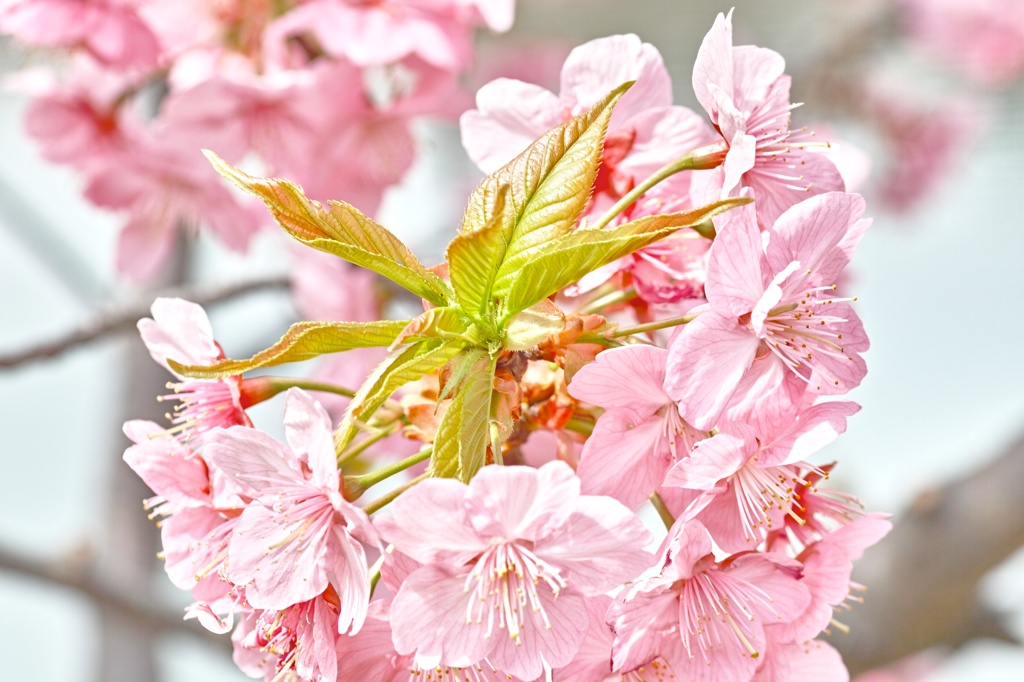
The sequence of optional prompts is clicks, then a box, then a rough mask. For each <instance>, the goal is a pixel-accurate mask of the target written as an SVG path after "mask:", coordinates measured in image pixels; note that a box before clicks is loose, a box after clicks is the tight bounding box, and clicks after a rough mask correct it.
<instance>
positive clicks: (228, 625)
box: [185, 602, 235, 635]
mask: <svg viewBox="0 0 1024 682" xmlns="http://www.w3.org/2000/svg"><path fill="white" fill-rule="evenodd" d="M193 618H195V619H196V620H198V621H199V624H200V625H202V626H203V627H204V628H206V629H207V630H209V631H210V632H212V633H214V634H215V635H223V634H224V633H226V632H230V631H231V629H232V628H233V627H235V614H234V613H233V612H229V613H227V614H226V617H224V618H222V617H221V616H219V615H218V614H216V613H214V611H213V609H212V608H210V605H209V604H207V603H205V602H196V603H194V604H189V605H188V606H187V607H186V608H185V620H191V619H193Z"/></svg>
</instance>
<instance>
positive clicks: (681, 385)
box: [665, 311, 761, 431]
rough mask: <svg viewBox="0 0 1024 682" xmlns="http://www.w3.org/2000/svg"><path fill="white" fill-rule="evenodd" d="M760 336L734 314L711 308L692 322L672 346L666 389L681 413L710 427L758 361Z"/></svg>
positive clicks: (703, 427) (696, 423)
mask: <svg viewBox="0 0 1024 682" xmlns="http://www.w3.org/2000/svg"><path fill="white" fill-rule="evenodd" d="M760 343H761V342H760V340H759V339H758V338H757V337H756V336H754V334H752V333H751V332H750V331H749V330H746V329H744V328H743V327H741V326H740V325H739V324H738V323H737V322H736V320H735V318H732V319H730V318H728V317H724V316H722V315H718V314H717V313H715V312H713V311H712V312H707V313H704V314H703V315H700V316H699V317H698V318H697V319H696V320H694V321H693V322H690V323H689V324H687V325H686V327H685V328H684V329H683V333H682V334H680V335H679V336H678V337H676V339H675V340H674V341H673V342H672V346H671V347H670V348H669V356H668V361H667V363H666V372H665V391H666V392H667V393H668V394H669V395H670V396H671V397H672V398H673V399H674V400H675V401H676V402H678V403H679V410H680V414H682V416H683V418H684V419H686V421H688V422H689V423H690V424H692V425H693V426H695V427H696V428H698V429H700V430H702V431H710V430H711V429H712V428H713V427H714V426H715V424H716V423H717V422H718V418H719V417H720V416H721V414H722V411H723V410H724V409H725V407H726V405H728V403H729V400H730V399H731V398H732V395H733V392H734V391H735V390H736V386H737V385H738V384H739V382H740V379H741V378H742V377H743V373H744V372H746V371H747V369H748V368H749V367H750V364H751V363H752V362H753V361H754V355H755V353H756V352H757V348H758V346H759V345H760Z"/></svg>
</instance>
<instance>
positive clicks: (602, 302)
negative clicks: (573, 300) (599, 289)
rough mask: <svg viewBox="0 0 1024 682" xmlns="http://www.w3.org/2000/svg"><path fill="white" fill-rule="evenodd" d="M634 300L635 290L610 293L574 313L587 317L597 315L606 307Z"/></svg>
mask: <svg viewBox="0 0 1024 682" xmlns="http://www.w3.org/2000/svg"><path fill="white" fill-rule="evenodd" d="M634 298H636V289H620V290H618V291H612V292H611V293H608V294H605V295H604V296H601V297H599V298H597V299H594V300H593V301H590V302H589V303H586V304H584V305H583V306H580V308H579V309H578V310H577V311H576V312H577V313H578V314H580V315H589V314H590V313H599V312H601V311H602V310H603V309H605V308H607V307H608V306H612V305H615V304H617V303H626V302H627V301H632V300H633V299H634Z"/></svg>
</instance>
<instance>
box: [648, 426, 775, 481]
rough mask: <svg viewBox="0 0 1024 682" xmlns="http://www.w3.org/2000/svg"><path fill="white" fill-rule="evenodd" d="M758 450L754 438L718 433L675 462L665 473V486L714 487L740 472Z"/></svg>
mask: <svg viewBox="0 0 1024 682" xmlns="http://www.w3.org/2000/svg"><path fill="white" fill-rule="evenodd" d="M756 450H757V443H756V442H755V441H754V439H753V438H752V437H749V436H748V437H746V438H744V437H743V436H741V435H733V434H729V433H719V434H717V435H714V436H712V437H711V438H707V439H705V440H702V441H700V442H699V443H697V444H696V445H694V446H693V450H691V451H690V456H689V457H686V458H684V459H681V460H679V461H678V462H676V463H675V465H674V466H673V467H672V468H671V469H670V470H669V472H668V473H667V474H666V475H665V485H667V486H674V487H678V488H690V489H693V490H711V489H712V488H714V487H715V486H716V485H717V484H718V482H719V481H721V480H722V479H725V478H728V477H729V476H731V475H732V474H734V473H736V472H737V471H739V469H740V467H742V466H743V465H744V464H746V462H747V460H748V459H750V456H751V455H752V454H753V453H754V452H755V451H756Z"/></svg>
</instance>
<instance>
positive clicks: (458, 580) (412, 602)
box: [391, 498, 505, 669]
mask: <svg viewBox="0 0 1024 682" xmlns="http://www.w3.org/2000/svg"><path fill="white" fill-rule="evenodd" d="M399 499H401V498H399ZM465 582H466V580H465V575H451V574H449V573H447V572H445V571H443V570H442V569H440V568H438V567H434V566H426V567H424V568H421V569H420V570H418V571H416V572H415V573H413V574H412V575H411V576H409V578H408V580H406V581H405V584H404V585H402V589H401V590H399V592H398V594H397V595H395V598H394V600H393V601H392V603H391V630H392V637H393V640H394V643H395V649H396V650H397V651H398V653H400V654H412V653H415V654H416V661H417V663H418V664H419V665H420V666H421V667H423V668H424V669H426V668H429V667H434V666H436V665H438V664H444V665H448V666H452V667H458V668H464V667H468V666H471V665H474V664H475V663H477V662H478V661H480V660H481V659H483V658H484V657H485V656H487V655H488V654H489V653H490V651H491V649H492V648H493V647H494V646H496V644H497V642H496V639H497V638H499V637H504V636H505V635H504V633H503V632H501V631H498V632H495V633H494V634H493V635H492V636H491V637H490V638H488V637H487V636H486V628H485V626H484V625H482V624H480V623H477V622H476V621H475V620H474V621H470V622H467V617H466V614H467V603H468V602H469V600H470V599H472V596H471V595H470V594H468V593H467V592H466V590H465Z"/></svg>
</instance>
